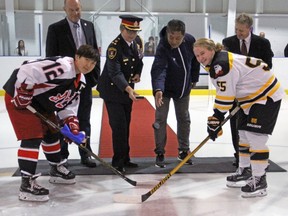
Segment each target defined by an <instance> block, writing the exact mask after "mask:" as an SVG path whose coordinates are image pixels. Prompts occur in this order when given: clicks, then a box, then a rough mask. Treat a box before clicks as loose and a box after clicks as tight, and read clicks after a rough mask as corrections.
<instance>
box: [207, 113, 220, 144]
mask: <svg viewBox="0 0 288 216" xmlns="http://www.w3.org/2000/svg"><path fill="white" fill-rule="evenodd" d="M207 132H208V134H209V136H210V139H212V140H213V141H215V139H216V138H217V137H218V136H221V135H222V134H223V131H222V127H221V121H220V120H219V119H218V118H216V117H215V116H209V117H208V121H207Z"/></svg>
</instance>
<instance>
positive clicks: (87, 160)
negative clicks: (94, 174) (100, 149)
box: [81, 157, 97, 168]
mask: <svg viewBox="0 0 288 216" xmlns="http://www.w3.org/2000/svg"><path fill="white" fill-rule="evenodd" d="M81 164H83V165H84V166H87V167H90V168H93V167H96V166H97V165H96V163H95V162H94V161H93V160H92V158H90V157H86V158H84V157H83V158H81Z"/></svg>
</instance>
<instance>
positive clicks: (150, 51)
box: [144, 36, 156, 56]
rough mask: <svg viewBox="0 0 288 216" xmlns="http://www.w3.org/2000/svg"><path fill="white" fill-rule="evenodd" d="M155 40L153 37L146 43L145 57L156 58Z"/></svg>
mask: <svg viewBox="0 0 288 216" xmlns="http://www.w3.org/2000/svg"><path fill="white" fill-rule="evenodd" d="M155 48H156V45H155V40H154V37H153V36H150V37H149V41H148V42H146V43H145V47H144V55H145V56H154V54H155Z"/></svg>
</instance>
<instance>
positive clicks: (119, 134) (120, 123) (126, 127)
mask: <svg viewBox="0 0 288 216" xmlns="http://www.w3.org/2000/svg"><path fill="white" fill-rule="evenodd" d="M105 105H106V108H107V112H108V116H109V124H110V127H111V129H112V143H113V152H114V155H113V158H112V166H115V167H123V166H124V164H125V163H127V162H129V161H130V156H129V151H130V146H129V131H130V121H131V111H132V100H131V102H130V103H129V104H122V103H114V102H107V101H105Z"/></svg>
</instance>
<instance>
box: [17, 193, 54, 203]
mask: <svg viewBox="0 0 288 216" xmlns="http://www.w3.org/2000/svg"><path fill="white" fill-rule="evenodd" d="M19 200H22V201H32V202H46V201H48V200H49V196H48V195H33V194H30V193H26V192H20V193H19Z"/></svg>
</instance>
